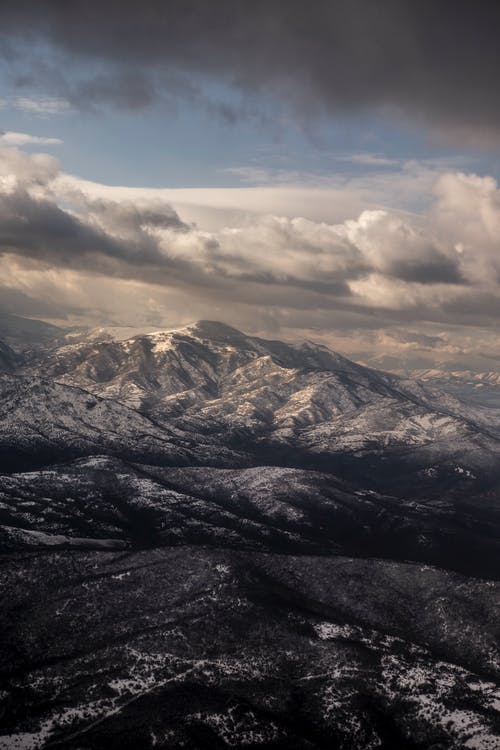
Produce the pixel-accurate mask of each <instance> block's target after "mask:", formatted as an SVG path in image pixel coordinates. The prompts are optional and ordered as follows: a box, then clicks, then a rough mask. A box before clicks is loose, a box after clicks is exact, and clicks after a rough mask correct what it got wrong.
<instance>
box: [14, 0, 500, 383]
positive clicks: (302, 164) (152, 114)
mask: <svg viewBox="0 0 500 750" xmlns="http://www.w3.org/2000/svg"><path fill="white" fill-rule="evenodd" d="M499 32H500V6H499V5H498V3H497V2H490V1H489V0H482V2H481V3H472V2H464V1H462V0H439V2H433V3H431V2H421V1H420V0H328V1H327V0H315V2H313V3H305V2H299V1H298V0H287V2H286V3H284V2H283V1H282V0H252V2H250V1H249V0H248V1H247V0H240V1H239V2H234V0H214V1H213V2H211V3H207V2H206V0H204V1H202V0H163V1H160V0H142V1H141V2H140V3H138V2H131V1H130V0H100V2H96V0H87V1H86V2H85V3H79V2H67V3H61V2H57V0H33V1H32V2H28V1H26V2H25V1H24V0H16V2H11V0H2V3H1V4H0V311H4V312H9V313H14V314H18V315H24V316H27V317H35V318H40V319H44V320H48V321H51V322H54V323H56V324H59V325H66V326H89V327H95V326H103V325H106V326H108V325H118V326H135V327H138V328H148V329H151V328H163V327H169V328H171V327H176V326H180V325H184V324H186V323H189V322H192V321H194V320H197V319H200V318H205V319H216V320H222V321H224V322H226V323H230V324H232V325H234V326H236V327H238V328H240V329H243V330H245V331H247V332H248V333H252V334H258V335H262V336H267V337H275V338H282V339H287V340H302V339H304V338H308V339H313V340H317V341H321V342H323V343H327V344H329V345H331V346H332V347H334V348H335V349H337V350H339V351H341V352H343V353H345V354H347V355H348V356H352V357H353V358H355V359H357V360H359V361H363V362H367V363H369V364H373V365H376V366H380V367H386V368H391V369H396V370H397V369H401V368H405V369H411V368H427V367H446V368H448V369H450V368H451V369H464V368H470V369H476V370H488V369H498V367H500V333H499V331H500V326H499V323H500V286H499V285H500V188H499V180H500V93H499V91H500V90H499V88H498V81H497V78H498V73H497V71H498V70H499V69H500V67H499V63H500V46H499V45H498V42H497V40H498V38H499Z"/></svg>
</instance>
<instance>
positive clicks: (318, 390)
mask: <svg viewBox="0 0 500 750" xmlns="http://www.w3.org/2000/svg"><path fill="white" fill-rule="evenodd" d="M28 369H29V372H33V364H31V363H30V365H29V368H28ZM34 369H35V371H38V373H39V374H40V376H42V375H43V376H44V377H48V378H50V379H51V380H53V381H55V382H57V383H60V384H65V385H70V386H73V387H78V388H80V389H83V390H85V391H89V392H91V393H93V394H95V395H96V396H99V397H100V398H104V399H108V400H114V401H117V402H119V403H121V404H124V405H126V406H128V407H130V408H132V409H134V410H137V411H139V412H140V413H141V414H144V415H146V416H147V417H148V418H150V419H152V420H153V421H154V422H155V423H157V424H159V425H165V426H168V427H172V426H175V427H176V428H177V429H179V430H181V431H182V432H185V433H190V434H191V435H193V436H194V439H196V440H199V439H200V436H204V439H206V440H209V441H212V442H215V443H216V444H217V445H221V444H222V445H224V446H225V447H226V448H228V449H229V450H236V451H238V450H244V451H245V452H249V451H250V452H253V453H254V455H255V457H256V458H255V460H256V461H258V462H260V463H262V462H264V463H269V462H271V463H279V464H282V463H285V464H287V465H288V464H293V465H296V466H307V467H309V468H320V469H321V470H325V469H326V470H332V471H337V472H338V471H339V470H340V469H341V470H342V471H343V472H346V471H349V472H350V473H351V474H357V473H359V472H360V471H361V472H363V471H368V473H369V474H371V476H372V479H373V472H378V473H379V474H381V475H383V476H384V478H385V480H389V478H390V476H389V475H387V472H386V471H385V467H383V468H382V470H381V471H380V464H381V463H385V460H386V458H387V456H388V455H391V458H392V463H393V465H392V474H391V476H392V478H393V479H394V481H399V478H400V477H402V479H403V481H406V476H407V472H408V471H412V472H414V473H415V474H418V477H419V481H420V480H423V479H425V476H426V475H425V472H426V471H428V470H431V478H432V480H433V482H434V483H435V480H436V477H437V476H441V475H442V476H443V477H445V478H446V480H447V479H448V478H449V477H450V476H451V475H453V474H454V473H455V472H456V471H460V470H462V469H463V474H464V476H469V475H473V474H475V473H477V472H478V471H479V472H482V471H483V470H484V468H485V466H490V467H494V466H496V465H497V462H498V450H499V443H498V437H499V436H500V409H499V410H495V411H494V412H492V410H488V412H487V413H485V411H484V409H482V408H481V407H473V406H471V405H467V404H464V403H463V402H461V401H460V400H458V399H456V398H454V397H452V396H451V395H449V394H446V393H445V392H442V391H439V390H436V389H435V388H432V387H431V386H427V385H426V384H423V383H421V382H418V381H412V380H409V379H407V378H406V379H405V378H400V377H397V376H395V375H391V374H388V373H383V372H379V371H376V370H372V369H370V368H366V367H362V366H361V365H358V364H355V363H354V362H351V361H349V360H348V359H346V358H345V357H342V356H341V355H339V354H336V353H335V352H333V351H331V350H330V349H328V348H327V347H325V346H322V345H317V344H314V343H311V342H305V343H303V344H286V343H283V342H279V341H265V340H263V339H259V338H256V337H250V336H246V335H245V334H243V333H241V332H239V331H237V330H235V329H234V328H231V327H230V326H227V325H224V324H221V323H216V322H210V321H201V322H199V323H196V324H194V325H192V326H188V327H186V328H183V329H178V330H174V331H159V332H153V333H149V334H141V335H137V336H134V337H132V338H129V339H122V338H120V339H118V340H111V341H110V340H109V338H108V335H107V333H106V340H105V341H96V340H95V333H94V332H93V333H92V335H91V337H90V340H83V341H79V342H77V343H72V344H67V345H64V346H61V347H58V348H56V349H52V350H51V351H50V352H49V353H48V354H44V355H43V357H42V358H41V360H40V364H39V366H38V370H37V368H36V366H35V368H34ZM348 463H349V464H351V465H352V466H351V469H349V467H348V466H347V464H348Z"/></svg>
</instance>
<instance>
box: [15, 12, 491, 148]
mask: <svg viewBox="0 0 500 750" xmlns="http://www.w3.org/2000/svg"><path fill="white" fill-rule="evenodd" d="M0 30H1V31H0V35H1V36H2V37H3V44H2V49H3V50H4V55H5V58H6V60H8V63H9V65H10V66H11V70H12V75H13V79H14V80H15V81H16V82H17V83H18V84H19V85H23V86H31V85H33V84H37V83H38V84H39V85H40V86H42V87H43V88H44V89H46V90H48V89H50V90H51V92H52V96H54V97H56V98H55V99H53V101H57V100H58V99H57V97H60V101H70V102H71V104H72V105H75V106H83V107H91V106H94V105H95V104H96V103H97V104H98V103H103V102H105V103H106V104H112V105H114V106H117V107H119V108H130V109H137V108H142V107H145V106H148V105H149V104H150V103H151V102H153V101H155V99H157V98H158V97H162V96H167V95H168V96H172V95H174V96H184V97H188V98H190V99H196V98H199V99H202V100H207V99H210V98H211V97H210V95H209V94H208V93H207V89H208V88H209V87H208V86H207V85H206V84H207V81H209V80H211V79H213V80H216V81H217V82H218V83H222V84H227V85H229V86H231V87H233V88H235V89H238V90H240V91H243V92H245V93H248V92H251V93H253V94H255V95H262V96H264V97H267V99H268V101H269V99H270V98H271V97H272V98H278V99H281V100H282V101H285V102H286V103H287V104H288V105H290V106H291V107H292V108H293V109H294V110H295V111H296V112H298V113H301V114H302V115H303V116H305V117H307V118H310V117H311V116H314V113H317V114H319V113H322V112H345V111H356V110H366V109H377V110H378V111H380V110H382V111H387V110H389V111H392V112H398V113H400V115H402V116H403V117H406V118H411V120H412V122H413V123H419V122H424V123H426V124H430V125H431V126H433V127H437V128H446V132H447V134H448V135H449V134H450V133H451V134H452V135H455V136H456V137H467V138H472V139H473V140H475V141H476V142H478V141H481V142H483V143H484V142H488V141H490V142H491V140H492V139H493V141H497V140H498V137H499V135H500V99H499V97H498V95H497V90H498V81H497V71H498V68H499V64H500V46H499V45H498V38H499V32H500V6H499V5H498V3H497V2H495V1H494V0H482V2H481V3H473V2H462V1H461V0H440V2H434V3H432V2H414V0H383V2H373V1H372V0H337V1H336V2H331V0H315V2H313V3H304V2H303V0H287V2H286V3H283V2H282V0H252V1H251V2H250V1H248V2H247V1H246V0H244V1H243V2H241V3H237V4H235V3H234V2H233V0H217V2H215V3H207V2H206V0H169V1H168V2H163V3H161V2H157V0H143V2H141V3H137V2H135V0H107V2H106V3H102V2H97V0H87V1H86V2H85V3H84V4H83V5H82V3H61V2H57V1H56V0H49V1H47V2H43V3H41V2H39V0H15V2H14V0H4V1H3V2H2V3H1V5H0ZM43 45H45V47H47V45H48V49H49V52H48V53H46V54H45V55H44V63H43V64H40V54H39V53H40V48H41V47H43ZM30 50H31V52H30ZM79 61H80V62H82V63H85V64H84V65H80V66H79ZM62 62H63V63H64V64H62ZM90 62H91V64H89V63H90ZM88 70H92V71H93V73H92V74H89V73H88ZM240 106H243V108H244V110H245V113H246V115H248V103H247V104H245V105H240V104H234V103H233V104H228V102H227V101H226V102H225V103H224V105H221V107H220V109H221V114H224V113H223V112H222V110H223V109H224V108H225V116H226V117H228V118H231V117H234V116H237V115H238V108H239V107H240ZM231 108H233V110H232V109H231Z"/></svg>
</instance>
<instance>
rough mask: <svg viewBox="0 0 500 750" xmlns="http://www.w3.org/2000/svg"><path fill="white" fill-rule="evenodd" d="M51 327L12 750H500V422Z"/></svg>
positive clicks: (15, 424) (15, 520) (11, 380)
mask: <svg viewBox="0 0 500 750" xmlns="http://www.w3.org/2000/svg"><path fill="white" fill-rule="evenodd" d="M37 323H38V322H37V321H32V322H30V321H27V322H25V323H23V322H22V321H21V323H19V322H17V323H16V321H15V320H9V321H8V326H7V328H8V337H6V338H7V339H8V340H7V343H5V344H2V345H1V346H0V472H1V473H0V585H1V587H2V592H3V594H4V600H3V604H2V607H1V608H0V625H1V627H2V633H3V643H2V648H0V676H1V679H2V689H1V691H0V712H1V713H0V715H1V716H2V729H1V734H0V749H1V750H11V748H24V749H25V750H43V748H49V747H61V748H68V750H78V749H82V748H89V749H90V748H91V749H92V750H101V748H102V750H114V748H116V750H118V748H120V750H121V749H122V748H134V750H135V749H137V748H141V749H142V748H164V749H165V750H166V749H167V748H183V747H184V748H200V749H201V748H203V749H205V748H221V750H222V749H223V748H227V747H254V748H267V747H271V748H277V749H283V748H287V750H288V748H291V749H292V750H293V749H294V748H296V749H297V750H298V749H299V748H300V749H302V748H311V749H312V750H314V748H332V747H338V748H342V750H367V749H368V748H373V750H376V749H377V748H382V749H385V748H387V750H402V748H405V749H406V748H409V749H410V750H425V749H427V748H428V749H429V750H430V748H433V749H434V750H437V748H440V749H441V750H444V749H446V750H463V748H471V749H472V750H474V749H475V750H496V748H497V747H499V746H500V724H499V707H500V649H499V645H500V638H499V636H500V633H499V626H498V623H499V622H500V609H499V607H500V596H499V595H500V592H499V584H498V581H499V580H500V533H499V532H500V502H499V497H500V409H498V408H497V407H496V406H495V405H494V404H491V403H490V404H487V405H485V404H484V403H480V402H479V401H478V400H477V399H468V398H467V392H466V389H465V390H464V389H463V388H462V389H461V390H460V392H458V391H457V392H456V393H455V392H454V391H453V388H451V387H445V388H443V389H442V388H440V387H438V386H440V385H441V382H440V380H439V378H436V377H435V376H434V375H432V376H426V375H425V374H424V373H420V376H419V378H409V377H406V376H405V377H398V376H396V375H393V374H388V373H384V372H379V371H376V370H373V369H370V368H366V367H362V366H360V365H358V364H356V363H354V362H351V361H349V360H348V359H346V358H345V357H343V356H341V355H339V354H336V353H335V352H333V351H330V350H329V349H328V348H326V347H325V346H322V345H317V344H314V343H312V342H305V343H302V344H286V343H283V342H279V341H265V340H263V339H259V338H255V337H251V336H247V335H245V334H244V333H241V332H239V331H236V330H235V329H233V328H231V327H229V326H227V325H224V324H221V323H216V322H210V321H201V322H199V323H196V324H193V325H190V326H187V327H185V328H182V329H177V330H172V331H170V330H169V331H152V332H146V333H144V332H140V333H136V332H135V331H133V330H129V329H123V328H113V327H110V328H101V329H93V330H92V331H90V332H84V331H63V330H62V329H54V327H50V326H49V327H44V325H43V324H40V325H37ZM16 325H17V326H18V327H17V328H16ZM23 332H24V334H23ZM37 333H38V335H39V336H38V340H36V336H37ZM23 335H25V345H23ZM0 338H1V337H0ZM453 377H455V375H453ZM490 381H491V382H490ZM461 382H462V381H461ZM488 382H489V383H490V384H489V385H488V386H487V387H491V388H496V387H497V384H496V383H495V382H493V380H492V379H491V378H489V380H488ZM485 387H486V386H485Z"/></svg>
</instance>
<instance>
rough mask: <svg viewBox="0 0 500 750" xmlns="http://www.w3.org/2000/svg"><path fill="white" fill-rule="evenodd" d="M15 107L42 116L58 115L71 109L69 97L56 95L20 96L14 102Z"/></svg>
mask: <svg viewBox="0 0 500 750" xmlns="http://www.w3.org/2000/svg"><path fill="white" fill-rule="evenodd" d="M12 104H13V106H14V107H15V109H19V110H22V111H23V112H28V113H29V114H32V115H39V116H41V117H44V116H47V115H58V114H63V113H64V112H68V111H69V110H70V109H71V105H70V103H69V102H68V101H67V99H62V98H56V97H37V98H31V97H26V96H18V97H16V98H15V99H14V101H13V102H12Z"/></svg>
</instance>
